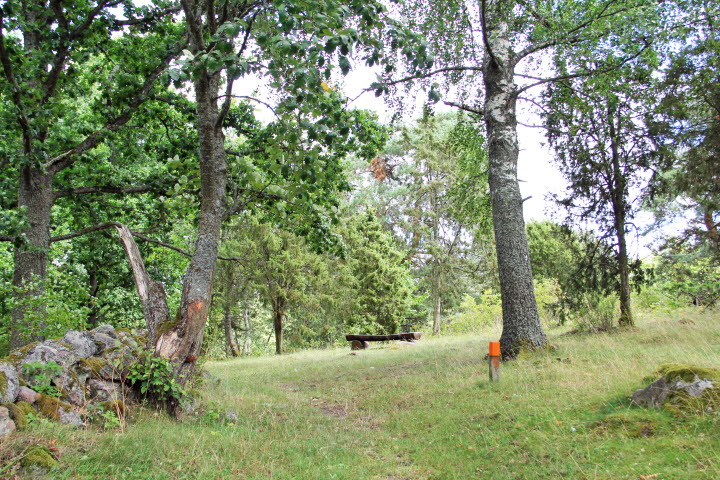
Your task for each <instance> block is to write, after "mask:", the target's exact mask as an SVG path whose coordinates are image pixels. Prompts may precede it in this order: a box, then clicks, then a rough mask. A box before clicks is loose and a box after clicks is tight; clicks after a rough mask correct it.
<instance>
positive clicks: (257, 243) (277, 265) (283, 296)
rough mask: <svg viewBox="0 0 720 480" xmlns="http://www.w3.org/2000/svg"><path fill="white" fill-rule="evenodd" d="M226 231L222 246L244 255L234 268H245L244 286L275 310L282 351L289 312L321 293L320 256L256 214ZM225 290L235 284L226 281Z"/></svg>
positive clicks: (278, 347)
mask: <svg viewBox="0 0 720 480" xmlns="http://www.w3.org/2000/svg"><path fill="white" fill-rule="evenodd" d="M226 234H227V235H228V238H227V240H226V242H224V244H223V247H224V249H225V251H228V252H231V253H232V254H233V255H234V256H236V257H240V258H241V260H240V263H239V264H236V265H235V269H238V270H241V271H242V272H243V276H244V277H245V288H249V289H250V290H252V291H254V292H257V293H258V295H259V296H260V297H261V298H262V299H263V301H264V303H266V304H267V306H268V307H270V309H271V311H272V317H273V319H272V320H273V321H272V323H273V330H274V332H275V353H276V354H278V355H280V354H281V353H282V351H283V328H284V323H285V320H286V318H287V316H288V313H289V312H290V311H292V310H293V309H295V308H297V307H298V306H299V305H300V304H302V303H307V302H309V300H310V299H311V297H313V296H314V295H322V293H321V292H320V290H321V288H320V287H321V286H322V284H324V283H325V281H326V278H325V275H323V274H321V271H322V265H321V258H320V257H319V256H318V255H317V254H315V253H313V252H311V251H310V249H309V248H307V246H306V244H305V241H304V240H303V239H302V238H301V237H298V236H296V235H293V234H292V233H290V232H286V231H282V230H279V229H278V228H277V227H274V226H273V225H271V224H268V223H261V222H259V221H258V218H257V217H251V216H246V217H245V218H243V219H242V221H238V222H236V223H235V224H234V225H233V226H232V227H230V228H229V229H226ZM235 289H236V290H237V286H236V287H235ZM225 290H226V291H227V292H232V286H231V285H226V289H225ZM228 300H232V298H229V299H228ZM237 300H239V295H237V296H236V297H235V301H236V302H237ZM232 306H234V305H233V304H232V302H231V301H230V302H227V303H226V304H225V308H226V309H229V308H231V307H232ZM226 317H227V313H226ZM226 328H227V323H226Z"/></svg>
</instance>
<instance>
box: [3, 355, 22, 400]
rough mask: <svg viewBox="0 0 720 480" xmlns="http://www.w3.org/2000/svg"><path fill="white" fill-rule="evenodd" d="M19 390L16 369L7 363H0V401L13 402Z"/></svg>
mask: <svg viewBox="0 0 720 480" xmlns="http://www.w3.org/2000/svg"><path fill="white" fill-rule="evenodd" d="M18 391H20V380H19V379H18V373H17V370H15V367H13V366H12V365H10V364H9V363H5V362H2V363H0V403H5V402H14V401H15V400H16V399H17V396H18Z"/></svg>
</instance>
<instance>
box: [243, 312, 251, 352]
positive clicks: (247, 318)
mask: <svg viewBox="0 0 720 480" xmlns="http://www.w3.org/2000/svg"><path fill="white" fill-rule="evenodd" d="M243 321H244V323H245V341H244V342H243V349H242V354H243V355H250V345H251V343H252V336H251V334H252V324H251V323H250V312H248V308H247V303H246V304H244V305H243Z"/></svg>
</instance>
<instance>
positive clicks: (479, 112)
mask: <svg viewBox="0 0 720 480" xmlns="http://www.w3.org/2000/svg"><path fill="white" fill-rule="evenodd" d="M443 103H444V104H445V105H447V106H448V107H455V108H459V109H460V110H464V111H466V112H469V113H472V114H475V115H479V116H481V117H482V116H483V115H485V110H483V109H482V108H481V109H479V110H478V109H477V108H472V107H468V106H467V105H465V104H464V103H462V104H460V103H454V102H443Z"/></svg>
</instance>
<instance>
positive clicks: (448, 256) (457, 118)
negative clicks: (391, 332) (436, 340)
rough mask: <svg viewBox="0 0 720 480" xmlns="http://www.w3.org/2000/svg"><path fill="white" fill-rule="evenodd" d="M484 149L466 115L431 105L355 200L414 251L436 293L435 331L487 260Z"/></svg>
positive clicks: (428, 287)
mask: <svg viewBox="0 0 720 480" xmlns="http://www.w3.org/2000/svg"><path fill="white" fill-rule="evenodd" d="M484 149H485V146H484V138H483V137H482V135H481V133H480V132H478V131H477V127H476V126H475V125H474V124H473V123H471V122H470V121H469V119H468V118H467V117H466V116H465V115H463V114H460V115H458V114H445V115H435V114H433V113H432V112H430V111H429V110H428V111H426V112H425V115H424V116H423V117H422V119H420V120H418V121H417V123H416V124H415V125H413V126H408V127H404V128H403V129H402V130H401V131H400V132H399V133H398V134H397V135H396V136H395V138H394V139H393V140H392V142H391V143H390V144H389V145H388V146H387V147H386V149H385V152H384V154H383V155H382V158H380V157H378V158H377V159H375V160H374V161H373V163H372V164H371V167H370V170H371V171H372V175H373V177H374V179H375V180H376V181H375V182H373V184H371V185H370V186H369V187H367V188H364V189H363V190H364V192H363V195H356V198H355V199H354V200H355V201H356V202H365V201H367V202H371V204H372V205H373V209H374V210H375V211H376V212H377V215H378V218H379V219H380V220H381V221H382V222H383V223H384V224H386V226H387V227H388V228H389V229H390V230H391V231H393V233H394V234H395V236H396V238H398V239H400V240H401V241H402V242H403V243H404V248H407V249H408V253H407V254H406V256H405V261H407V262H408V263H409V264H410V265H411V266H412V268H413V269H414V271H415V275H416V277H417V278H419V279H420V282H421V283H420V288H421V289H422V290H423V291H426V292H428V293H429V295H428V297H429V300H430V309H429V310H430V311H431V319H432V325H433V327H432V328H433V332H434V333H436V334H437V333H439V331H440V325H441V313H442V310H443V309H448V308H449V307H451V306H452V301H453V299H454V298H455V297H457V295H458V292H459V291H460V290H461V289H462V288H464V287H465V284H466V283H467V282H469V281H472V280H471V277H476V275H475V273H476V272H477V271H478V266H479V265H478V264H479V263H480V262H483V261H486V260H487V259H486V258H484V256H482V255H478V251H477V248H476V247H477V245H476V240H477V237H478V235H479V233H480V232H481V231H482V230H484V229H487V230H489V224H490V206H489V196H488V194H487V186H486V182H487V161H486V157H485V155H484V153H485V152H484ZM365 170H366V171H367V168H365ZM483 227H485V228H483Z"/></svg>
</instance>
